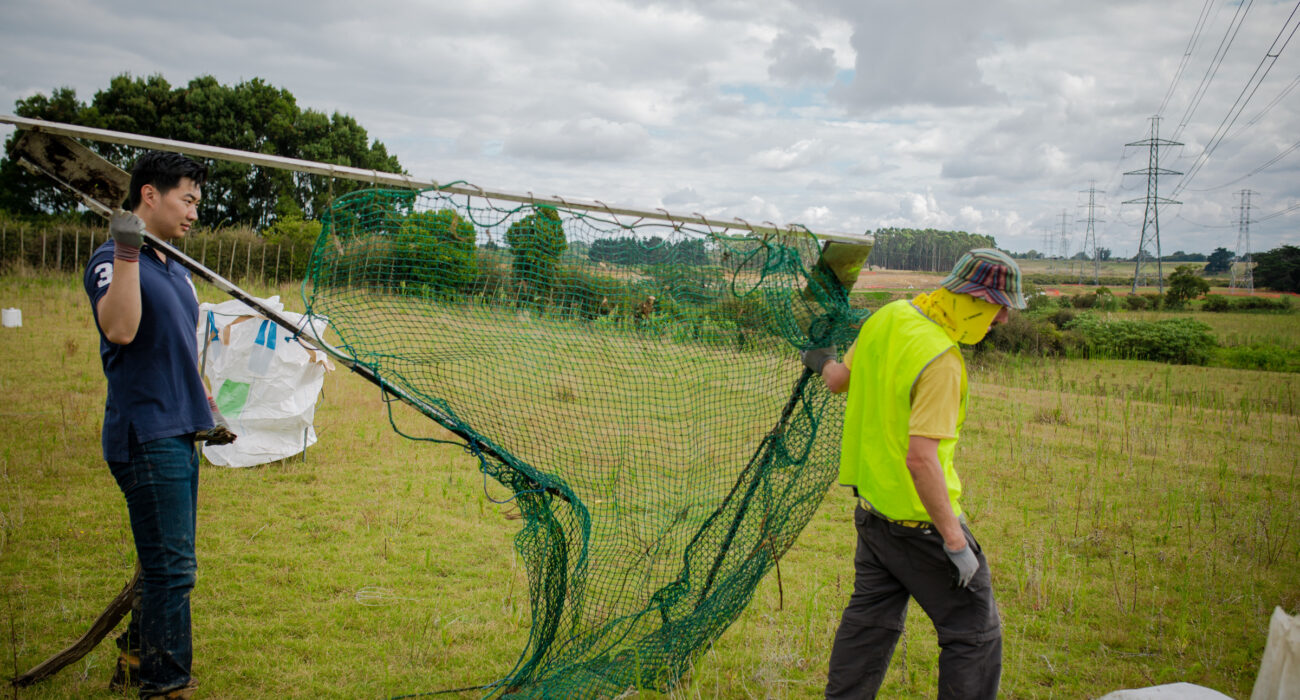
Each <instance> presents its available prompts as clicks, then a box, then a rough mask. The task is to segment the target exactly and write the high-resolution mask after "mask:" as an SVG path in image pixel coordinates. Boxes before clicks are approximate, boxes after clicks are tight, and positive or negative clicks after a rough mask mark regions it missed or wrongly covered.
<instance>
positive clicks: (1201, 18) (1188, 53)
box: [1156, 0, 1213, 114]
mask: <svg viewBox="0 0 1300 700" xmlns="http://www.w3.org/2000/svg"><path fill="white" fill-rule="evenodd" d="M1211 2H1213V0H1205V4H1204V5H1201V13H1200V14H1199V15H1198V16H1197V17H1196V26H1194V27H1192V36H1191V38H1190V39H1188V40H1187V48H1186V49H1184V50H1183V60H1182V61H1180V62H1179V63H1178V70H1176V71H1174V79H1173V80H1171V81H1169V89H1168V90H1166V91H1165V99H1163V100H1161V102H1160V109H1157V110H1156V114H1164V112H1165V107H1167V106H1168V105H1169V98H1171V97H1173V96H1174V88H1176V87H1178V81H1179V79H1180V78H1182V77H1183V70H1184V69H1185V68H1187V63H1188V61H1190V60H1191V58H1192V54H1193V53H1194V52H1195V51H1196V42H1197V41H1198V40H1199V39H1200V38H1201V31H1202V30H1203V29H1204V28H1205V18H1206V17H1208V16H1209V14H1210V3H1211Z"/></svg>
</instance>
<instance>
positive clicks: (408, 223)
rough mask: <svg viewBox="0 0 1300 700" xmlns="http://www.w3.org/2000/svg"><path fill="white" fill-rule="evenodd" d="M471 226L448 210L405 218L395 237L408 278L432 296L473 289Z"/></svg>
mask: <svg viewBox="0 0 1300 700" xmlns="http://www.w3.org/2000/svg"><path fill="white" fill-rule="evenodd" d="M474 239H475V233H474V225H473V224H471V223H470V222H468V221H465V220H464V219H462V218H461V217H460V215H459V214H457V213H456V212H455V211H454V210H452V209H441V210H439V211H436V212H432V211H429V212H421V213H418V214H412V215H410V216H409V217H406V220H405V221H404V222H403V223H402V228H401V231H400V233H399V234H398V240H399V241H400V244H401V249H402V252H401V256H402V257H401V261H402V263H403V267H405V268H406V270H408V271H409V272H408V274H407V275H406V277H408V278H409V279H410V280H411V281H413V282H415V283H416V284H420V285H423V286H424V287H425V288H427V289H428V290H429V291H431V292H433V293H434V294H439V295H446V294H450V293H453V292H459V291H465V290H468V289H471V288H472V287H473V283H474V279H475V278H476V277H477V275H478V255H477V253H476V251H475V246H474Z"/></svg>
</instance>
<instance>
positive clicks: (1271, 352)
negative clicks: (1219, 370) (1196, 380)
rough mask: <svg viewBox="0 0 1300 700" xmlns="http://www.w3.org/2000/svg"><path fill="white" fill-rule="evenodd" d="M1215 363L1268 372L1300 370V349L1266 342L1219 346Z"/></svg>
mask: <svg viewBox="0 0 1300 700" xmlns="http://www.w3.org/2000/svg"><path fill="white" fill-rule="evenodd" d="M1214 364H1216V365H1220V366H1223V367H1232V368H1234V369H1255V370H1264V371H1266V372H1300V350H1287V349H1284V348H1280V347H1278V346H1276V345H1265V344H1256V345H1238V346H1234V347H1230V348H1219V351H1218V352H1217V353H1216V357H1215V363H1214Z"/></svg>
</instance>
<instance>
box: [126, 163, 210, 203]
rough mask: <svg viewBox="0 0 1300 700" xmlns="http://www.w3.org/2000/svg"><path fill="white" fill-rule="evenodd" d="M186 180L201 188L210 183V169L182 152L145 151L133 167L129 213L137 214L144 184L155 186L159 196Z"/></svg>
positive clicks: (128, 201)
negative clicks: (208, 181) (182, 179)
mask: <svg viewBox="0 0 1300 700" xmlns="http://www.w3.org/2000/svg"><path fill="white" fill-rule="evenodd" d="M183 177H188V178H189V179H191V180H193V181H194V184H196V185H200V186H202V185H203V183H205V182H207V180H208V166H206V165H203V164H202V163H198V162H196V161H194V160H191V159H189V158H187V157H185V156H183V155H181V154H179V153H170V152H167V151H147V152H145V154H144V155H142V156H140V157H139V158H138V159H137V160H136V161H135V165H134V166H132V168H131V192H130V194H128V195H127V198H126V210H127V211H135V209H136V207H138V206H140V190H141V188H143V187H144V186H145V185H153V186H154V187H155V188H156V189H157V190H158V191H159V192H160V193H162V194H167V193H168V192H170V191H171V190H172V189H174V188H175V187H176V186H177V185H179V184H180V183H181V178H183Z"/></svg>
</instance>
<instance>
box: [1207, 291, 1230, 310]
mask: <svg viewBox="0 0 1300 700" xmlns="http://www.w3.org/2000/svg"><path fill="white" fill-rule="evenodd" d="M1231 308H1232V300H1231V299H1229V298H1228V297H1225V296H1223V295H1222V294H1210V295H1208V296H1206V297H1205V303H1204V304H1202V305H1201V309H1202V310H1203V311H1215V312H1218V311H1227V310H1229V309H1231Z"/></svg>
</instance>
